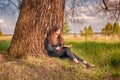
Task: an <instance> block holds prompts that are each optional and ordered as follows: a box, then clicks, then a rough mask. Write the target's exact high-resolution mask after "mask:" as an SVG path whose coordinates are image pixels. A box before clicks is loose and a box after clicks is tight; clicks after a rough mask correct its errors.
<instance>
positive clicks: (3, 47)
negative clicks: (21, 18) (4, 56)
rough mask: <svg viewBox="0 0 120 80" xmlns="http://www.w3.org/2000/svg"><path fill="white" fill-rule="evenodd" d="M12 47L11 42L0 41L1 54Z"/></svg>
mask: <svg viewBox="0 0 120 80" xmlns="http://www.w3.org/2000/svg"><path fill="white" fill-rule="evenodd" d="M9 46H10V40H0V52H3V51H6V50H7V49H8V47H9Z"/></svg>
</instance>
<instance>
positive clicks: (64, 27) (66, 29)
mask: <svg viewBox="0 0 120 80" xmlns="http://www.w3.org/2000/svg"><path fill="white" fill-rule="evenodd" d="M69 31H70V29H69V27H68V22H67V21H65V22H64V26H63V34H65V35H67V34H68V33H69Z"/></svg>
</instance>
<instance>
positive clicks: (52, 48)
mask: <svg viewBox="0 0 120 80" xmlns="http://www.w3.org/2000/svg"><path fill="white" fill-rule="evenodd" d="M46 49H47V50H48V51H50V52H54V51H55V50H56V47H53V46H52V44H51V42H50V40H49V39H47V41H46Z"/></svg>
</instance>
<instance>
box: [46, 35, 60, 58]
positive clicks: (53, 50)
mask: <svg viewBox="0 0 120 80" xmlns="http://www.w3.org/2000/svg"><path fill="white" fill-rule="evenodd" d="M49 36H50V35H47V37H46V43H45V48H46V51H47V53H48V55H49V56H54V57H55V56H56V57H57V55H56V53H57V52H58V51H57V50H56V47H58V46H62V44H61V43H60V39H59V37H57V44H56V45H52V44H51V42H50V40H49V38H48V37H49Z"/></svg>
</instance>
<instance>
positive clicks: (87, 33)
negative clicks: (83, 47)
mask: <svg viewBox="0 0 120 80" xmlns="http://www.w3.org/2000/svg"><path fill="white" fill-rule="evenodd" d="M83 34H84V35H85V37H88V36H92V35H93V30H92V27H91V26H89V27H85V28H84V33H83Z"/></svg>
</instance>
